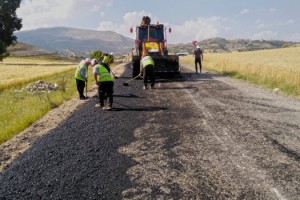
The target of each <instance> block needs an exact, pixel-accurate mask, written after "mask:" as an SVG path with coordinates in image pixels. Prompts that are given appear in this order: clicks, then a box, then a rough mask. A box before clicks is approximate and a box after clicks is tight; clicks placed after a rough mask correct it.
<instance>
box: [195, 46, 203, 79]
mask: <svg viewBox="0 0 300 200" xmlns="http://www.w3.org/2000/svg"><path fill="white" fill-rule="evenodd" d="M193 56H194V57H195V70H196V73H198V68H197V63H198V64H199V69H200V74H201V72H202V62H201V60H202V61H203V52H202V51H201V49H200V46H199V45H197V48H196V50H195V51H194V54H193Z"/></svg>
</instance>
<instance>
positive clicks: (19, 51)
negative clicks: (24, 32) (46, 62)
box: [7, 42, 57, 56]
mask: <svg viewBox="0 0 300 200" xmlns="http://www.w3.org/2000/svg"><path fill="white" fill-rule="evenodd" d="M7 50H8V52H9V53H10V55H12V56H54V55H56V56H57V53H55V52H51V51H48V50H45V49H42V48H40V47H36V46H33V45H29V44H25V43H22V42H18V43H16V44H15V45H11V46H9V47H8V49H7Z"/></svg>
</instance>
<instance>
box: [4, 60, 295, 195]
mask: <svg viewBox="0 0 300 200" xmlns="http://www.w3.org/2000/svg"><path fill="white" fill-rule="evenodd" d="M127 68H128V69H126V71H125V73H124V74H123V78H120V79H118V80H117V81H116V82H115V99H114V100H115V104H114V109H113V111H103V110H100V109H99V108H95V107H94V105H95V102H96V100H97V99H96V97H94V98H91V99H90V100H88V101H87V102H86V104H84V105H83V106H82V107H81V108H80V109H78V110H77V111H76V112H74V113H73V115H72V116H71V117H69V118H68V119H66V120H65V121H64V122H63V123H62V124H60V125H59V126H58V127H57V128H55V129H54V130H52V131H50V132H49V133H48V134H47V135H46V136H44V137H43V138H41V139H40V140H39V141H37V142H36V143H35V144H34V145H33V146H32V147H31V148H30V149H29V150H28V151H26V152H25V153H24V154H22V155H21V156H20V157H19V158H17V159H16V160H15V161H14V162H13V163H12V164H11V165H10V167H9V168H7V169H6V170H5V171H4V172H3V173H2V174H1V175H0V183H1V186H0V199H264V200H265V199H291V200H296V199H299V198H300V189H299V188H300V131H299V130H300V102H299V101H296V100H292V99H289V98H286V97H282V96H279V95H277V94H274V93H272V92H269V91H266V90H263V89H260V88H258V87H255V86H251V85H249V84H245V83H243V82H241V81H238V80H232V79H230V78H226V77H222V76H218V75H214V74H211V73H204V74H202V75H197V74H194V73H193V72H192V71H190V70H189V69H188V68H184V70H183V73H182V76H181V77H179V78H175V79H172V80H167V79H158V80H157V81H158V82H157V85H156V86H157V88H156V89H155V90H147V91H145V90H142V81H141V80H137V81H134V82H132V83H131V84H130V86H129V87H124V86H123V85H122V83H123V82H124V81H126V80H129V79H130V77H129V74H130V73H129V67H128V66H127Z"/></svg>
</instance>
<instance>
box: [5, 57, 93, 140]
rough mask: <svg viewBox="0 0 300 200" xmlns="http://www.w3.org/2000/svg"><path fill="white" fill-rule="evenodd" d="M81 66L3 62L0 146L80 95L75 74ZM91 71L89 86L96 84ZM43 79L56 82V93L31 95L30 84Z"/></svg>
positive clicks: (27, 60) (38, 61) (24, 60)
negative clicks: (49, 112)
mask: <svg viewBox="0 0 300 200" xmlns="http://www.w3.org/2000/svg"><path fill="white" fill-rule="evenodd" d="M76 65H77V63H71V62H66V61H57V60H47V59H44V60H41V59H35V58H7V59H5V60H4V62H3V63H0V76H1V77H2V78H1V81H0V105H1V107H0V129H1V132H0V144H1V143H3V142H5V141H7V140H9V139H10V138H12V137H13V136H14V135H15V134H17V133H18V132H20V131H22V130H23V129H25V128H27V127H28V126H29V125H30V124H32V123H33V122H35V121H36V120H38V119H39V118H41V117H42V116H44V115H45V114H46V113H47V112H48V111H50V110H51V109H53V108H56V107H58V106H59V105H60V104H62V103H63V102H64V101H67V100H70V99H72V98H74V97H76V96H77V90H76V84H75V79H74V72H75V67H76ZM91 78H92V70H91V69H90V68H89V81H88V84H89V87H91V85H92V84H93V83H94V81H91V80H92V79H91ZM37 80H43V81H45V82H48V83H56V84H58V85H59V86H60V89H59V90H57V91H53V92H44V93H29V92H28V91H27V90H26V89H25V88H26V86H27V85H28V84H29V83H32V82H35V81H37Z"/></svg>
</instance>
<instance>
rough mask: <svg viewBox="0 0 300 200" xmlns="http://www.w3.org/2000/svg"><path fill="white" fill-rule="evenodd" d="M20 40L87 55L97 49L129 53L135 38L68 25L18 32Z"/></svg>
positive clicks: (64, 53) (38, 45) (60, 52)
mask: <svg viewBox="0 0 300 200" xmlns="http://www.w3.org/2000/svg"><path fill="white" fill-rule="evenodd" d="M15 35H16V36H17V37H18V41H19V42H24V43H27V44H30V45H34V46H37V47H40V48H43V49H47V50H48V51H53V52H58V53H59V54H62V55H65V56H76V55H87V54H89V53H91V52H93V51H95V50H101V51H105V52H115V53H119V54H123V53H129V52H130V49H131V47H132V46H133V44H134V40H133V39H131V38H127V37H124V36H122V35H120V34H117V33H115V32H112V31H92V30H83V29H75V28H66V27H54V28H39V29H34V30H29V31H20V32H16V33H15Z"/></svg>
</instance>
